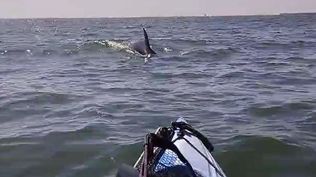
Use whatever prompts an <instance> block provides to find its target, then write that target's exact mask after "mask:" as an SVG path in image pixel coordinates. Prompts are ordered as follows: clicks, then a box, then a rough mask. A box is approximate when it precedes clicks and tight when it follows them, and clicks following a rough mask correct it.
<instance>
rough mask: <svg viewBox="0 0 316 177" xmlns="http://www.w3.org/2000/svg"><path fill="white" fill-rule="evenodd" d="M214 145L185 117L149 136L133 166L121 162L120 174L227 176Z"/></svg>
mask: <svg viewBox="0 0 316 177" xmlns="http://www.w3.org/2000/svg"><path fill="white" fill-rule="evenodd" d="M213 150H214V148H213V145H212V144H211V143H210V142H209V141H208V139H207V138H206V137H205V136H204V135H202V134H201V133H200V132H198V131H197V130H195V129H194V128H193V127H192V126H191V125H189V124H188V123H187V122H186V121H185V120H184V119H183V118H179V119H178V120H177V121H176V122H172V123H171V126H170V127H160V128H158V129H157V130H156V132H155V133H150V134H148V135H147V136H146V139H145V144H144V151H143V153H142V154H141V155H140V157H139V159H138V160H137V161H136V163H135V165H134V166H133V167H130V166H127V165H122V166H121V167H120V168H119V170H118V173H117V177H156V176H157V177H158V176H159V177H160V176H161V177H168V176H177V177H181V176H185V177H226V175H225V174H224V172H223V170H222V169H221V167H220V166H219V164H218V163H217V162H216V161H215V159H214V158H213V156H212V155H211V152H212V151H213Z"/></svg>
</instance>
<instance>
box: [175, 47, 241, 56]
mask: <svg viewBox="0 0 316 177" xmlns="http://www.w3.org/2000/svg"><path fill="white" fill-rule="evenodd" d="M237 52H238V50H237V49H235V48H231V47H228V48H219V49H191V50H187V51H182V52H180V55H182V56H192V57H202V58H205V57H207V58H209V57H210V56H213V57H220V58H222V57H228V56H230V55H232V54H234V53H237Z"/></svg>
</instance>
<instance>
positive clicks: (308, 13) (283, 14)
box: [0, 12, 316, 20]
mask: <svg viewBox="0 0 316 177" xmlns="http://www.w3.org/2000/svg"><path fill="white" fill-rule="evenodd" d="M279 15H280V16H285V15H316V12H293V13H279V14H254V15H207V14H202V15H199V16H198V15H196V16H144V17H142V16H130V17H124V16H122V17H25V18H24V17H23V18H22V17H14V18H13V17H12V18H11V17H9V18H1V17H0V19H1V20H27V19H102V18H104V19H137V18H196V17H200V18H210V17H251V16H279Z"/></svg>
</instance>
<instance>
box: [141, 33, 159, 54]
mask: <svg viewBox="0 0 316 177" xmlns="http://www.w3.org/2000/svg"><path fill="white" fill-rule="evenodd" d="M143 31H144V38H145V45H146V49H147V50H149V52H150V53H153V54H156V52H155V51H153V50H152V49H151V48H150V44H149V39H148V35H147V32H146V29H145V28H143Z"/></svg>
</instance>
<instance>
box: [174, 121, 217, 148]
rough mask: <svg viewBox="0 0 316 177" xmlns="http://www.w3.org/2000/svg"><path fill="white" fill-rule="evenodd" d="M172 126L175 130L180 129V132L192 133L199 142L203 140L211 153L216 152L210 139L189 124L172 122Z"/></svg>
mask: <svg viewBox="0 0 316 177" xmlns="http://www.w3.org/2000/svg"><path fill="white" fill-rule="evenodd" d="M171 125H172V127H173V128H174V129H175V128H179V129H180V130H188V131H190V132H191V133H192V134H193V135H194V136H196V137H197V138H198V139H199V140H201V142H202V143H203V145H204V146H205V147H206V148H207V149H208V150H209V152H212V151H214V146H213V145H212V143H211V142H209V141H208V139H207V138H206V137H205V136H204V135H202V134H201V133H200V132H199V131H197V130H195V129H194V128H193V127H191V126H190V125H189V124H187V123H185V122H172V123H171Z"/></svg>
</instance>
